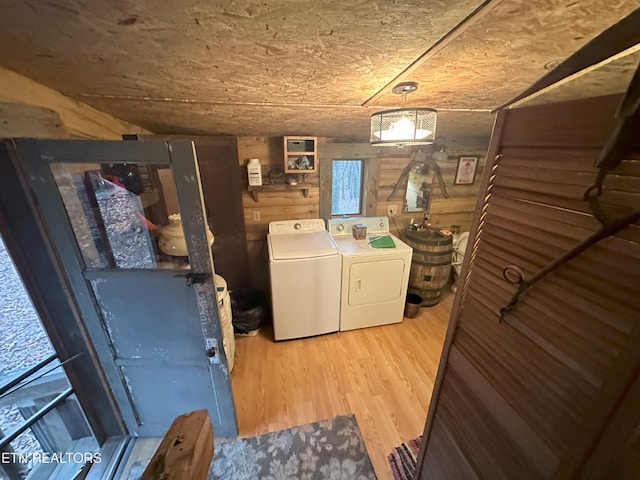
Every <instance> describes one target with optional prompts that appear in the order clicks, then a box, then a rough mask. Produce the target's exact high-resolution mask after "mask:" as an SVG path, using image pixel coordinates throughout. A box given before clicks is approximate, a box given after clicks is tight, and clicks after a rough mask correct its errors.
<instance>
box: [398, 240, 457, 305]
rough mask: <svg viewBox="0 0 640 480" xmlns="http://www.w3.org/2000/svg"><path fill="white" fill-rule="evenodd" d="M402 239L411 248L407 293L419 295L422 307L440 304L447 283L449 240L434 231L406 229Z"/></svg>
mask: <svg viewBox="0 0 640 480" xmlns="http://www.w3.org/2000/svg"><path fill="white" fill-rule="evenodd" d="M402 239H403V240H404V241H405V242H406V243H407V244H408V245H410V246H411V247H412V248H413V259H412V261H411V274H410V276H409V289H408V292H409V293H415V294H417V295H420V296H421V297H422V306H423V307H431V306H433V305H435V304H437V303H438V302H439V301H440V296H441V295H442V289H443V288H444V287H445V286H446V285H447V283H448V281H449V275H450V274H451V255H452V252H453V238H452V236H451V235H444V234H442V233H440V230H438V229H435V228H427V229H424V230H411V229H409V227H407V228H406V229H405V230H404V232H403V234H402Z"/></svg>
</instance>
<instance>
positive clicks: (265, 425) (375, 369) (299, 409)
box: [231, 292, 453, 480]
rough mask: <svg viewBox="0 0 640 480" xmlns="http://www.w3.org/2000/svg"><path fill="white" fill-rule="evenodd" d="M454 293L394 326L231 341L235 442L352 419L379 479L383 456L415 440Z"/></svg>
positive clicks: (385, 473)
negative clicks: (296, 337)
mask: <svg viewBox="0 0 640 480" xmlns="http://www.w3.org/2000/svg"><path fill="white" fill-rule="evenodd" d="M452 302H453V294H452V293H450V292H447V293H446V294H445V296H444V297H443V299H442V300H441V302H440V303H439V304H438V305H436V306H435V307H431V308H423V309H422V310H421V313H420V315H419V316H418V317H417V318H414V319H405V320H404V321H403V322H402V323H400V324H395V325H385V326H382V327H373V328H365V329H361V330H353V331H349V332H339V333H334V334H329V335H323V336H320V337H313V338H306V339H300V340H289V341H284V342H278V343H276V342H274V341H273V340H272V337H271V331H270V329H264V331H261V332H260V333H259V334H258V335H257V336H255V337H236V363H235V368H234V371H233V372H232V375H231V377H232V381H231V383H232V386H233V393H234V398H235V404H236V409H237V415H238V426H239V429H240V436H241V437H250V436H254V435H260V434H263V433H268V432H273V431H276V430H281V429H284V428H289V427H293V426H296V425H301V424H304V423H309V422H314V421H316V420H323V419H326V418H331V417H334V416H336V415H345V414H349V413H353V414H355V416H356V419H357V421H358V424H359V426H360V430H361V431H362V435H363V437H364V441H365V443H366V446H367V450H368V452H369V456H370V457H371V461H372V463H373V467H374V468H375V471H376V474H377V476H378V478H379V479H380V480H385V479H390V480H392V478H393V477H392V475H391V470H390V469H389V465H388V462H387V455H388V454H389V453H390V452H391V450H392V449H393V448H394V447H395V446H397V445H399V444H400V443H402V442H404V441H407V440H410V439H412V438H415V437H417V436H419V435H421V434H422V430H423V428H424V422H425V419H426V412H427V407H428V405H429V400H430V397H431V391H432V389H433V382H434V379H435V374H436V370H437V366H438V362H439V360H440V353H441V351H442V344H443V341H444V335H445V332H446V327H447V322H448V320H449V313H450V310H451V305H452Z"/></svg>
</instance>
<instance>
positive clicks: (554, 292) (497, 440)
mask: <svg viewBox="0 0 640 480" xmlns="http://www.w3.org/2000/svg"><path fill="white" fill-rule="evenodd" d="M618 102H619V98H600V99H592V100H587V101H585V100H581V101H577V102H567V103H565V104H558V105H548V106H539V107H530V108H522V109H516V110H511V111H506V112H502V113H501V115H500V117H499V122H500V123H501V122H502V120H504V121H505V123H504V128H502V129H501V132H502V133H501V135H497V136H496V137H495V138H494V139H493V140H492V145H491V147H490V150H489V151H490V152H495V153H499V154H500V155H501V156H500V157H499V158H498V159H497V160H496V162H495V164H494V165H493V166H492V167H491V175H490V176H489V175H486V177H485V179H484V180H483V184H486V185H487V192H488V195H487V196H486V197H485V196H484V195H483V197H484V198H485V199H486V201H485V202H486V203H485V204H484V205H479V207H478V212H477V215H476V217H475V219H474V231H473V233H472V238H471V239H470V245H472V250H473V251H472V254H471V255H467V256H466V258H465V265H464V266H463V271H462V276H463V278H465V279H466V281H465V285H464V288H462V289H460V290H459V293H458V297H457V298H456V301H455V305H454V313H453V315H452V320H451V322H450V324H449V331H448V333H447V341H446V343H445V348H444V351H443V357H442V358H443V364H442V365H441V367H440V371H439V375H438V379H437V380H436V386H435V389H434V398H433V400H432V402H431V406H430V411H429V417H428V419H427V425H426V429H425V437H424V438H425V439H426V442H425V445H424V446H423V449H422V454H421V457H420V459H419V462H418V463H419V469H418V474H417V478H460V479H466V478H492V479H512V478H523V479H525V478H526V479H532V480H533V479H551V478H554V479H565V478H594V479H595V478H607V479H610V478H623V477H615V476H613V472H612V471H608V469H609V468H611V465H614V462H613V456H614V455H615V454H616V452H619V451H621V450H622V449H623V446H624V445H625V444H626V445H630V444H632V442H633V440H632V435H633V432H634V430H636V429H637V427H638V425H639V423H640V412H639V411H638V409H637V400H629V401H625V400H624V399H625V398H627V397H629V398H631V397H630V395H631V394H630V393H629V392H632V391H636V392H637V391H638V388H637V386H638V385H637V384H638V381H639V379H638V377H637V372H638V369H639V368H640V317H639V316H638V311H640V222H637V223H636V224H634V225H631V226H629V227H627V228H626V229H625V230H623V231H621V232H620V233H618V234H616V235H615V236H610V237H608V238H606V239H604V240H602V241H601V242H599V243H598V244H596V245H595V246H593V247H591V248H589V249H588V250H586V251H584V252H583V253H582V254H580V255H579V256H578V257H576V258H574V259H572V260H571V261H570V262H569V263H567V264H565V265H563V266H561V267H559V268H558V269H557V270H555V271H554V272H553V273H550V274H549V275H548V276H546V277H545V278H543V279H542V280H541V281H540V282H539V283H537V284H536V285H535V286H534V287H533V288H532V289H531V290H530V291H529V292H528V293H527V294H526V296H525V297H523V299H522V300H521V302H520V303H519V304H518V305H517V306H516V307H515V308H514V309H513V310H512V311H511V312H510V313H509V314H508V315H507V316H506V319H505V321H504V322H503V323H500V321H499V320H500V309H501V308H502V307H504V306H505V305H506V304H507V302H508V301H509V300H510V299H511V297H512V295H513V294H514V292H515V291H516V287H515V286H514V285H513V284H511V283H508V282H507V281H506V280H505V279H504V278H503V275H502V272H503V269H504V268H505V267H506V266H508V265H517V266H518V267H519V268H521V269H522V271H523V274H524V277H525V279H529V278H531V277H532V276H533V275H534V274H535V273H537V272H538V271H540V270H541V269H542V268H544V267H545V266H546V265H548V264H549V263H550V262H551V261H552V260H554V259H555V258H557V257H558V256H560V255H561V254H563V253H564V252H566V251H567V250H568V249H570V248H571V247H573V246H574V245H576V244H577V243H578V242H580V241H581V240H583V239H585V238H587V237H588V236H590V235H591V234H592V233H593V232H595V231H597V230H598V228H599V223H598V222H597V221H596V220H595V219H594V217H593V216H592V215H591V214H590V213H589V208H588V206H587V205H586V204H585V202H582V200H581V198H582V194H583V192H584V191H585V190H586V188H587V187H588V186H589V185H591V184H592V183H593V181H594V179H595V177H596V174H597V170H596V169H595V168H594V167H593V163H594V160H595V159H597V158H598V154H599V152H600V151H601V149H602V146H603V145H604V143H605V142H606V141H607V139H608V137H609V135H610V133H611V131H612V130H613V125H614V112H615V107H616V106H617V104H618ZM498 131H500V128H498ZM603 198H604V201H605V202H606V203H607V204H608V205H607V206H605V208H606V210H607V211H608V213H609V214H610V215H612V216H616V215H620V212H621V211H626V212H628V213H630V212H631V211H632V210H634V209H637V208H638V206H639V205H640V140H639V139H637V138H636V145H635V146H634V150H633V152H631V153H630V154H629V155H627V156H626V157H625V161H624V162H623V163H622V164H621V165H620V167H619V168H618V169H616V171H614V172H613V173H612V174H611V175H609V176H608V177H607V178H606V180H605V182H604V195H603ZM611 205H615V206H616V207H617V208H616V209H615V210H612V209H611V208H610V206H611ZM480 207H482V209H480ZM480 213H482V215H480ZM474 237H475V238H474ZM633 398H634V399H636V398H637V395H636V394H634V395H633ZM626 404H628V405H631V404H635V405H636V407H635V408H625V405H626ZM628 405H627V407H628ZM613 420H615V421H616V424H615V427H613V428H610V426H609V425H608V424H607V422H611V421H613ZM605 435H606V436H605ZM629 450H630V451H633V450H632V449H629ZM594 455H597V461H593V462H590V457H591V456H594ZM598 469H599V470H598Z"/></svg>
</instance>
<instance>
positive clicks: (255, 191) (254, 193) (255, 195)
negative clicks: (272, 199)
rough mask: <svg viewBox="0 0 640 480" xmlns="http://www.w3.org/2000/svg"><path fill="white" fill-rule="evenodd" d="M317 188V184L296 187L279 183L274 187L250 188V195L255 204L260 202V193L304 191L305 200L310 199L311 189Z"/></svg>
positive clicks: (297, 185) (304, 184)
mask: <svg viewBox="0 0 640 480" xmlns="http://www.w3.org/2000/svg"><path fill="white" fill-rule="evenodd" d="M317 186H318V184H317V183H298V184H296V185H289V184H288V183H278V184H274V185H260V186H249V194H250V195H251V197H252V198H253V201H254V202H257V201H258V194H259V193H260V192H290V191H291V190H300V191H302V196H303V197H304V198H308V197H309V189H310V188H313V187H317Z"/></svg>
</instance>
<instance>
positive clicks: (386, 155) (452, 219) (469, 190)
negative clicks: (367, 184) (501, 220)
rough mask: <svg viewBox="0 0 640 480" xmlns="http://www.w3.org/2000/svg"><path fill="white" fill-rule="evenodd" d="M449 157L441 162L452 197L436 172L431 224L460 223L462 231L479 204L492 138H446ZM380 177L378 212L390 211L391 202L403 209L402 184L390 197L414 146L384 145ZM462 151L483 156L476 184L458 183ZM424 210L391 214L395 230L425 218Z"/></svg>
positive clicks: (467, 227)
mask: <svg viewBox="0 0 640 480" xmlns="http://www.w3.org/2000/svg"><path fill="white" fill-rule="evenodd" d="M445 144H446V145H447V153H448V155H449V159H448V160H447V161H446V162H439V163H438V166H439V167H440V170H441V172H442V178H443V180H444V183H445V185H446V189H447V193H448V194H449V198H445V197H444V195H443V193H442V191H441V190H440V188H439V187H438V184H437V182H436V181H435V177H434V176H433V174H432V177H431V178H432V180H431V208H430V213H431V220H430V221H431V225H432V226H435V227H438V228H450V227H451V225H460V227H461V231H463V232H465V231H469V229H470V228H471V219H472V218H473V211H474V209H475V206H476V199H477V196H478V190H479V189H480V179H481V178H482V172H483V169H484V165H485V161H486V154H487V147H488V146H489V139H488V138H484V137H465V138H450V139H446V142H445ZM379 155H380V159H381V162H380V177H379V187H378V201H377V207H376V209H375V215H387V211H388V207H389V205H395V206H397V207H398V212H401V211H402V206H403V201H404V195H405V188H404V186H401V187H400V188H398V190H397V191H396V193H395V195H394V197H393V198H392V199H391V200H390V201H389V200H388V197H389V195H390V194H391V192H392V191H393V187H394V185H395V184H396V183H397V182H398V178H399V177H400V175H401V174H402V170H403V169H404V168H405V167H406V166H407V163H408V162H409V161H410V160H409V156H410V155H411V151H410V150H406V151H405V150H394V149H393V147H385V148H380V154H379ZM461 155H477V156H478V157H480V161H479V165H478V170H477V171H476V176H475V182H474V183H473V184H472V185H454V184H453V182H454V177H455V173H456V168H457V165H458V158H459V157H460V156H461ZM422 217H423V214H422V213H420V212H413V213H399V214H398V215H395V216H394V217H392V218H390V222H389V223H390V225H391V230H392V231H393V233H395V234H398V233H399V232H400V231H401V230H403V229H404V228H405V227H406V226H408V225H409V223H410V222H411V219H412V218H415V220H416V221H421V220H422Z"/></svg>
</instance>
